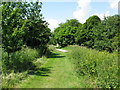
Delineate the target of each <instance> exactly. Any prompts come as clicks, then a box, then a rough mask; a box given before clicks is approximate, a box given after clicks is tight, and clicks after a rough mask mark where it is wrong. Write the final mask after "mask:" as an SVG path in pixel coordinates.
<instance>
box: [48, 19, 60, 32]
mask: <svg viewBox="0 0 120 90" xmlns="http://www.w3.org/2000/svg"><path fill="white" fill-rule="evenodd" d="M47 22H48V23H49V25H48V27H49V28H50V29H51V31H53V30H54V28H56V27H58V25H59V21H58V20H56V19H49V20H47Z"/></svg>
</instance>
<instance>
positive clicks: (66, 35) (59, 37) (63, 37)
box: [54, 19, 81, 47]
mask: <svg viewBox="0 0 120 90" xmlns="http://www.w3.org/2000/svg"><path fill="white" fill-rule="evenodd" d="M80 26H81V23H79V21H78V20H76V19H71V20H67V21H66V22H65V23H62V24H59V27H58V28H56V29H55V31H54V38H55V40H56V42H57V43H58V44H59V45H60V46H61V47H64V46H67V45H73V44H75V33H76V31H77V29H78V27H80Z"/></svg>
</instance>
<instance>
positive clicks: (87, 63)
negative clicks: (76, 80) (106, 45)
mask: <svg viewBox="0 0 120 90" xmlns="http://www.w3.org/2000/svg"><path fill="white" fill-rule="evenodd" d="M69 48H72V52H71V53H70V55H69V57H70V60H71V62H73V63H74V65H75V68H74V69H75V71H76V72H77V74H78V76H79V77H81V76H82V77H84V78H85V79H84V80H85V81H84V83H88V84H86V85H87V86H86V87H90V88H91V87H92V88H93V87H99V88H118V87H119V81H118V69H119V68H118V56H117V54H116V52H115V53H108V52H105V51H104V52H99V51H96V50H93V49H87V48H85V47H79V46H74V47H73V46H72V47H69ZM91 82H92V83H91Z"/></svg>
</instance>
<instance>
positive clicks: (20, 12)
mask: <svg viewBox="0 0 120 90" xmlns="http://www.w3.org/2000/svg"><path fill="white" fill-rule="evenodd" d="M2 5H3V6H2V8H3V9H2V27H3V28H2V30H3V48H4V49H5V51H7V52H8V53H10V52H15V51H17V50H20V49H21V47H22V45H24V44H26V45H27V46H30V47H32V48H34V47H44V46H45V45H46V44H47V43H48V41H49V35H50V29H49V28H48V24H47V22H46V21H44V20H43V17H42V14H41V6H42V3H39V2H35V3H33V2H30V3H27V2H3V3H2Z"/></svg>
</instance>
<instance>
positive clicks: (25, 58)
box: [2, 48, 39, 73]
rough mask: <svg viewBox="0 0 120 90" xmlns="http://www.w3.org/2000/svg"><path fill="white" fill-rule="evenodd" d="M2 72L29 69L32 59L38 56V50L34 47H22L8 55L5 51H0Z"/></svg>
mask: <svg viewBox="0 0 120 90" xmlns="http://www.w3.org/2000/svg"><path fill="white" fill-rule="evenodd" d="M2 54H3V55H2V72H3V73H9V72H10V71H11V70H12V71H14V72H21V71H25V70H28V69H30V68H31V67H32V66H33V65H32V61H33V60H35V59H36V58H38V57H39V52H38V50H36V49H30V48H23V49H22V50H20V51H16V52H14V53H11V54H10V55H9V60H8V55H7V53H6V52H3V53H2Z"/></svg>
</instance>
